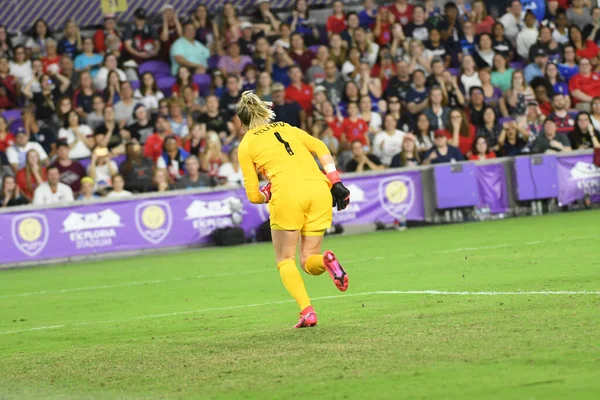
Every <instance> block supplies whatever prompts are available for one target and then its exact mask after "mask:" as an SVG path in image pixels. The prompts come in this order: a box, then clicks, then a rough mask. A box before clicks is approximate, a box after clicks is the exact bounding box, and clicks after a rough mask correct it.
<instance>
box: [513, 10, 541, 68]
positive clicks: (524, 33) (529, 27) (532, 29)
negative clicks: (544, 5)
mask: <svg viewBox="0 0 600 400" xmlns="http://www.w3.org/2000/svg"><path fill="white" fill-rule="evenodd" d="M536 24H537V21H536V19H535V15H534V14H533V12H531V11H527V12H526V13H525V26H524V27H523V29H521V31H520V32H519V34H518V35H517V40H516V42H517V54H518V55H519V56H520V57H521V58H522V59H524V60H528V59H529V49H530V48H531V46H533V45H534V44H535V42H537V38H538V36H539V32H538V30H537V26H536Z"/></svg>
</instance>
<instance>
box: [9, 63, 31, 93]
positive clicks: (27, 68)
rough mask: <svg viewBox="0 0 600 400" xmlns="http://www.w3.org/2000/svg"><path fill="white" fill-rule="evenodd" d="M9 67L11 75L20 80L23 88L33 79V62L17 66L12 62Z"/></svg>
mask: <svg viewBox="0 0 600 400" xmlns="http://www.w3.org/2000/svg"><path fill="white" fill-rule="evenodd" d="M9 66H10V74H11V75H12V76H14V77H15V78H17V79H18V80H19V83H20V84H21V86H22V87H24V86H25V85H26V84H27V83H28V82H29V81H30V80H31V79H33V69H32V68H31V61H29V60H27V61H26V62H24V63H23V64H16V63H13V62H12V61H11V62H10V63H9Z"/></svg>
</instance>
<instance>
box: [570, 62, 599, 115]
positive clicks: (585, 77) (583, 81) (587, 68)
mask: <svg viewBox="0 0 600 400" xmlns="http://www.w3.org/2000/svg"><path fill="white" fill-rule="evenodd" d="M576 90H579V91H581V92H582V93H584V94H586V95H588V96H590V97H596V96H600V74H599V73H598V72H593V71H592V66H591V63H590V61H589V60H587V59H585V58H583V59H581V60H580V61H579V73H578V74H576V75H574V76H573V77H572V78H571V80H570V81H569V92H570V93H571V97H572V98H573V104H577V103H579V102H580V101H581V100H580V99H578V98H577V97H576V96H575V95H574V94H573V92H574V91H576Z"/></svg>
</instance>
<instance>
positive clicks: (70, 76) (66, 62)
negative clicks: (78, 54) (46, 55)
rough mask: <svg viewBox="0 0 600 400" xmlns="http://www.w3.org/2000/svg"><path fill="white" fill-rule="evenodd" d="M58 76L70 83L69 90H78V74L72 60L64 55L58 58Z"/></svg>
mask: <svg viewBox="0 0 600 400" xmlns="http://www.w3.org/2000/svg"><path fill="white" fill-rule="evenodd" d="M60 74H61V75H62V76H64V77H65V78H66V80H68V81H69V82H70V83H71V85H70V89H71V90H76V89H79V73H78V72H77V71H75V65H74V64H73V59H72V58H71V57H69V56H68V55H66V54H63V55H62V57H60ZM69 96H70V94H69Z"/></svg>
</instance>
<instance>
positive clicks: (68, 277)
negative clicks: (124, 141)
mask: <svg viewBox="0 0 600 400" xmlns="http://www.w3.org/2000/svg"><path fill="white" fill-rule="evenodd" d="M325 243H326V247H327V248H331V249H333V250H335V251H336V253H337V254H338V256H339V257H340V259H341V260H342V261H344V265H345V267H346V269H347V270H348V273H349V275H350V289H349V290H348V292H347V293H345V294H343V293H341V292H339V291H337V290H336V289H335V287H334V285H333V284H332V282H331V280H330V279H329V277H328V276H327V274H325V275H324V276H320V277H311V276H307V275H304V276H305V281H306V285H307V288H308V291H309V294H310V295H311V296H312V298H313V305H314V306H315V309H316V311H317V313H318V316H319V326H318V327H316V328H312V329H303V330H292V329H291V326H292V325H293V324H294V323H295V322H296V321H297V313H298V311H299V310H298V309H297V306H296V304H295V303H293V302H292V301H290V298H289V296H288V294H287V292H285V289H284V288H283V286H282V284H281V282H280V280H279V275H278V274H277V270H276V268H275V265H274V260H273V259H274V257H273V251H272V249H271V247H270V245H268V244H260V245H250V246H243V247H239V248H229V249H223V248H211V249H203V250H197V251H188V252H183V253H176V254H167V255H149V256H144V257H137V258H129V259H123V260H117V261H105V262H95V263H80V264H70V265H62V266H56V267H47V268H46V267H44V268H31V269H20V270H8V271H0V398H2V399H5V398H7V399H112V398H119V399H142V398H144V399H154V398H156V399H179V398H182V399H183V398H185V399H200V398H207V399H213V398H214V399H261V400H263V399H289V398H305V399H404V398H406V399H415V398H419V399H421V398H429V399H441V398H448V399H479V398H485V399H534V398H535V399H565V398H569V399H598V398H599V396H600V394H599V393H600V322H599V321H600V320H599V318H598V313H599V311H600V295H598V293H599V292H596V294H589V293H588V294H584V293H581V292H585V291H598V290H600V285H599V284H598V282H599V278H600V257H599V256H600V212H599V211H589V212H579V213H569V214H557V215H551V216H544V217H537V218H523V219H513V220H503V221H495V222H486V223H472V224H465V225H455V226H443V227H433V228H425V229H412V230H408V231H406V232H379V233H372V234H365V235H357V236H346V237H327V238H326V240H325ZM425 290H434V291H442V292H463V291H465V292H480V293H476V294H473V293H471V294H463V295H459V294H448V293H444V294H423V293H406V292H409V291H425ZM546 291H572V292H578V293H575V294H567V293H553V294H540V293H529V294H523V293H521V294H515V293H512V292H546ZM481 292H486V294H483V293H481ZM500 292H505V293H500ZM506 292H509V293H506Z"/></svg>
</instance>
